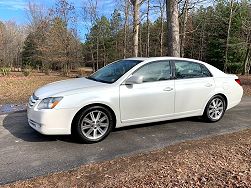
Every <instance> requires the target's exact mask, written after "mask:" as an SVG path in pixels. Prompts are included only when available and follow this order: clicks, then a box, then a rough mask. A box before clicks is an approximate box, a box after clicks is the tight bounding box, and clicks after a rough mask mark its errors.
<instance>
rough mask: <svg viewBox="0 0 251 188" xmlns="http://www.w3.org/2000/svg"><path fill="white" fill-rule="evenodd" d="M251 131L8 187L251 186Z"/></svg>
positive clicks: (83, 167) (123, 158) (102, 163)
mask: <svg viewBox="0 0 251 188" xmlns="http://www.w3.org/2000/svg"><path fill="white" fill-rule="evenodd" d="M250 159H251V130H246V131H242V132H239V133H232V134H227V135H223V136H215V137H212V138H206V139H202V140H195V141H188V142H184V143H181V144H176V145H173V146H169V147H167V148H164V149H161V150H156V151H153V152H150V153H146V154H139V155H135V156H131V157H122V158H118V159H114V160H111V161H106V162H100V163H94V164H89V165H84V166H81V167H80V168H78V169H75V170H71V171H68V172H60V173H54V174H51V175H47V176H44V177H37V178H34V179H30V180H26V181H19V182H16V183H13V184H9V185H6V186H4V187H5V188H7V187H10V188H12V187H99V188H102V187H251V161H250Z"/></svg>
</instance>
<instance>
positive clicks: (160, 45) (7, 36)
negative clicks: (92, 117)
mask: <svg viewBox="0 0 251 188" xmlns="http://www.w3.org/2000/svg"><path fill="white" fill-rule="evenodd" d="M82 1H83V2H82V6H81V7H79V6H76V5H75V4H74V3H71V2H69V1H68V0H56V1H55V4H54V6H52V7H50V8H48V7H45V6H43V5H41V4H36V3H35V1H34V2H33V1H29V3H28V4H27V10H26V11H27V18H24V19H27V20H28V21H27V24H25V25H18V24H16V23H15V22H14V21H1V20H0V72H1V73H2V75H7V74H8V72H9V71H11V70H16V71H31V70H38V71H40V72H44V73H46V74H49V73H50V72H51V71H59V72H61V73H62V74H63V75H68V74H69V72H71V71H73V70H78V69H79V68H82V67H91V68H92V69H93V70H94V71H95V70H97V69H99V68H101V67H103V66H105V65H107V64H109V63H111V62H113V61H115V60H118V59H122V58H127V57H136V56H138V57H155V56H177V57H186V58H193V59H198V60H202V61H204V62H207V63H209V64H211V65H213V66H216V67H217V68H219V69H221V70H223V71H224V72H227V73H234V74H243V75H244V74H246V75H247V74H249V73H250V66H251V1H250V0H239V1H237V0H214V1H211V0H121V1H119V0H117V1H116V0H113V1H111V0H109V1H107V3H111V2H112V6H113V10H112V11H111V12H109V13H108V14H107V13H106V14H105V13H104V12H105V11H102V9H103V7H102V6H100V4H101V3H100V1H99V0H82ZM80 29H82V30H84V31H85V32H84V34H83V32H82V33H81V32H79V30H80ZM27 75H28V74H27Z"/></svg>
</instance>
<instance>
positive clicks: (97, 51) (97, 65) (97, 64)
mask: <svg viewBox="0 0 251 188" xmlns="http://www.w3.org/2000/svg"><path fill="white" fill-rule="evenodd" d="M96 56H97V57H96V70H98V69H99V63H98V61H99V58H98V56H99V40H98V37H97V44H96Z"/></svg>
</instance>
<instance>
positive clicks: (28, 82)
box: [0, 73, 69, 105]
mask: <svg viewBox="0 0 251 188" xmlns="http://www.w3.org/2000/svg"><path fill="white" fill-rule="evenodd" d="M64 79H69V78H67V77H62V76H59V75H55V74H54V75H51V76H46V75H44V74H39V73H36V74H32V75H31V76H28V77H25V76H23V75H22V74H21V73H16V74H12V75H10V76H6V77H0V105H1V104H9V103H11V104H12V103H27V102H28V99H29V97H30V96H31V94H32V93H33V92H34V91H35V90H36V89H37V88H39V87H41V86H43V85H45V84H48V83H51V82H55V81H58V80H64Z"/></svg>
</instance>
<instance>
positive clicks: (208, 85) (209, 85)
mask: <svg viewBox="0 0 251 188" xmlns="http://www.w3.org/2000/svg"><path fill="white" fill-rule="evenodd" d="M205 86H206V87H211V86H213V84H210V83H206V84H205Z"/></svg>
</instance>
